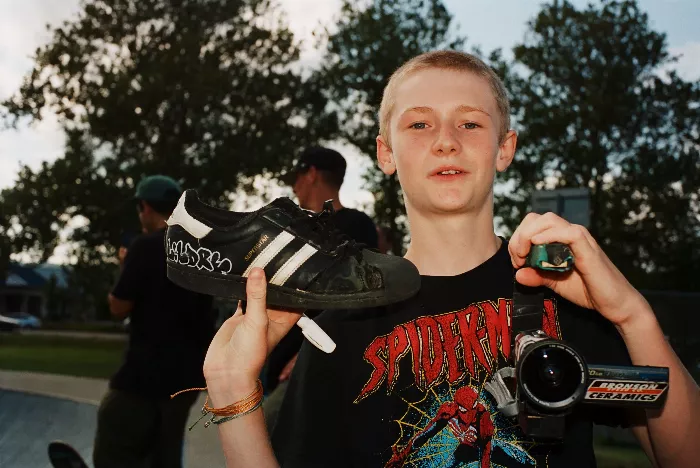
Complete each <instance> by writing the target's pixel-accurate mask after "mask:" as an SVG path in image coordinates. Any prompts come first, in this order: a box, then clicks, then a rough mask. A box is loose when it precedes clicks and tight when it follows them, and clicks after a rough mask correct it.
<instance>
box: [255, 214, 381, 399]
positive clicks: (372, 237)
mask: <svg viewBox="0 0 700 468" xmlns="http://www.w3.org/2000/svg"><path fill="white" fill-rule="evenodd" d="M331 221H332V223H333V225H334V226H335V228H336V229H338V230H339V231H340V232H342V233H343V234H345V235H346V236H348V237H350V238H351V239H354V240H355V241H356V242H360V243H362V244H365V246H366V247H367V248H370V249H376V248H377V247H378V242H379V241H378V236H377V227H376V226H375V224H374V221H372V218H370V217H369V216H367V214H365V213H363V212H362V211H358V210H355V209H353V208H342V209H340V210H338V211H336V212H335V214H334V215H333V218H331ZM318 313H319V311H307V312H306V315H307V316H308V317H311V318H313V317H314V316H315V315H317V314H318ZM303 341H304V335H302V333H301V330H300V329H299V328H298V327H294V328H292V329H291V330H290V331H289V333H287V335H285V337H284V338H282V340H281V341H280V342H279V344H278V345H277V346H276V347H275V349H273V350H272V352H271V353H270V356H269V357H268V360H267V364H266V366H265V372H264V375H265V379H264V380H265V382H264V384H265V391H266V392H270V391H272V390H274V388H275V387H276V386H277V384H278V378H279V375H280V372H282V369H284V366H285V365H287V363H288V362H289V361H290V360H291V359H292V358H293V357H294V355H295V354H296V353H297V352H299V348H300V347H301V344H302V342H303Z"/></svg>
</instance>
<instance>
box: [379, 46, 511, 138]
mask: <svg viewBox="0 0 700 468" xmlns="http://www.w3.org/2000/svg"><path fill="white" fill-rule="evenodd" d="M427 68H438V69H443V70H454V71H466V72H470V73H474V74H475V75H477V76H480V77H482V78H485V79H486V81H488V83H489V85H490V86H491V91H493V95H494V97H495V98H496V105H497V106H498V114H499V116H500V123H501V127H500V129H499V141H500V140H503V137H505V135H506V133H508V130H510V103H509V102H508V94H507V93H506V88H505V86H504V85H503V81H501V79H500V78H499V77H498V75H497V74H496V72H494V71H493V69H492V68H491V67H489V66H488V65H487V64H486V63H484V61H483V60H481V59H480V58H478V57H476V56H474V55H471V54H467V53H465V52H458V51H455V50H436V51H433V52H426V53H424V54H421V55H418V56H417V57H413V58H412V59H411V60H409V61H408V62H406V63H404V64H403V65H401V67H399V68H398V70H396V71H395V72H394V73H393V74H392V75H391V78H389V83H387V85H386V87H385V88H384V94H383V95H382V103H381V105H380V106H379V134H380V135H381V136H382V137H383V138H384V140H385V141H386V142H387V144H390V140H389V121H390V120H391V113H392V111H393V110H394V104H396V89H397V88H398V86H399V85H400V84H401V82H402V81H403V80H404V79H405V78H406V77H408V76H409V75H410V74H412V73H414V72H416V71H419V70H424V69H427Z"/></svg>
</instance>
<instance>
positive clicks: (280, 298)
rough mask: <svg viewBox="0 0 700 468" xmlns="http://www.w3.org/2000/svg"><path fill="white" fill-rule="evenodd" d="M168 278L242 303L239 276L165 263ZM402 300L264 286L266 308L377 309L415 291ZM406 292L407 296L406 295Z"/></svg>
mask: <svg viewBox="0 0 700 468" xmlns="http://www.w3.org/2000/svg"><path fill="white" fill-rule="evenodd" d="M167 266H168V279H170V280H171V281H172V282H173V283H175V284H177V285H178V286H180V287H182V288H185V289H189V290H190V291H195V292H198V293H202V294H207V295H209V296H216V297H222V298H228V299H234V300H241V301H245V300H246V291H245V287H246V280H247V278H245V277H243V276H240V275H227V276H221V275H217V274H213V273H209V272H196V273H194V272H192V271H191V269H190V268H183V267H180V266H178V265H173V264H171V263H168V265H167ZM402 292H403V293H405V297H403V296H400V297H395V298H389V297H387V296H386V294H384V293H383V292H381V291H372V292H362V293H353V294H318V293H312V292H308V291H303V290H301V289H290V288H285V287H283V286H277V285H275V284H268V285H267V305H268V306H273V307H280V308H290V309H361V308H365V307H379V306H384V305H387V304H393V303H396V302H401V301H403V300H406V299H408V298H409V297H411V296H413V295H414V294H415V291H402ZM409 293H410V294H409Z"/></svg>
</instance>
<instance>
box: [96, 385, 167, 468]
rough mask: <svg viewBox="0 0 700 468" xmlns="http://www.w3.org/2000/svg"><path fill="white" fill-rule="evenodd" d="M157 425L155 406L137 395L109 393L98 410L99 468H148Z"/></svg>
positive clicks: (97, 459)
mask: <svg viewBox="0 0 700 468" xmlns="http://www.w3.org/2000/svg"><path fill="white" fill-rule="evenodd" d="M156 422H157V408H156V406H155V404H154V403H152V402H150V401H149V400H147V399H144V398H141V397H138V396H136V395H131V394H129V393H125V392H121V391H118V390H109V391H108V392H107V394H106V395H105V396H104V398H103V399H102V403H101V404H100V408H99V409H98V411H97V432H96V434H95V447H94V450H93V454H92V459H93V463H94V465H95V468H141V467H146V466H147V463H148V458H149V454H150V447H151V444H152V440H153V437H154V436H155V430H156Z"/></svg>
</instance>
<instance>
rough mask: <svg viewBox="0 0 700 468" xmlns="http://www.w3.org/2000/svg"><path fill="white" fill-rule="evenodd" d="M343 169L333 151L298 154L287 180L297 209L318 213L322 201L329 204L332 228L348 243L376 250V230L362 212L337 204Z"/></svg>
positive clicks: (315, 148) (312, 149) (316, 148)
mask: <svg viewBox="0 0 700 468" xmlns="http://www.w3.org/2000/svg"><path fill="white" fill-rule="evenodd" d="M346 168H347V163H346V162H345V158H344V157H343V156H342V155H341V154H340V153H338V152H337V151H335V150H332V149H330V148H323V147H320V146H312V147H310V148H307V149H306V150H304V151H303V152H302V153H301V156H300V157H299V159H298V161H297V163H296V165H295V167H294V169H293V170H292V171H291V173H290V174H289V175H288V178H287V180H288V181H290V182H291V184H292V188H293V190H294V195H296V197H297V200H298V201H299V206H301V207H302V208H304V209H305V210H310V211H314V212H316V213H318V212H320V211H321V210H322V209H323V203H324V202H325V201H327V200H333V209H334V210H335V214H334V215H333V218H332V221H333V224H334V225H335V227H336V228H337V229H338V230H339V231H340V232H342V233H343V234H345V235H347V236H348V237H350V238H351V239H354V240H355V241H357V242H360V243H362V244H365V245H366V246H367V247H368V248H370V249H376V248H377V246H378V244H377V243H378V239H377V227H376V226H375V225H374V221H372V218H370V217H369V216H368V215H367V214H365V213H363V212H362V211H359V210H355V209H353V208H346V207H344V206H343V205H342V203H341V202H340V187H341V186H342V185H343V180H344V179H345V170H346Z"/></svg>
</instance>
